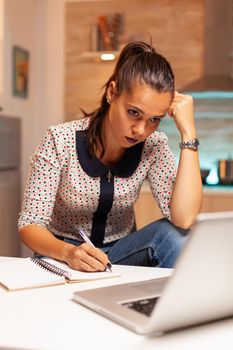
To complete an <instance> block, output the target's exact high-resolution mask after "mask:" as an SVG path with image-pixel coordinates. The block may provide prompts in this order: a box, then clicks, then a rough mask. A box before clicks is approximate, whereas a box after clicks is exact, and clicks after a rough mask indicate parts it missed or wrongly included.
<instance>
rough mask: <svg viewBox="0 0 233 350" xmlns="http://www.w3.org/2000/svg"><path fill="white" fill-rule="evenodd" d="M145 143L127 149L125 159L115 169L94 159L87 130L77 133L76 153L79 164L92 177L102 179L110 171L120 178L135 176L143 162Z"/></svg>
mask: <svg viewBox="0 0 233 350" xmlns="http://www.w3.org/2000/svg"><path fill="white" fill-rule="evenodd" d="M143 146H144V142H140V143H138V144H136V145H135V146H132V147H130V148H126V150H125V153H124V155H123V157H122V158H121V159H120V161H119V162H118V163H117V164H115V165H114V166H113V167H107V166H106V165H104V164H103V163H101V161H100V160H99V159H98V158H96V157H92V156H91V155H90V153H89V151H88V148H87V130H77V131H76V152H77V156H78V159H79V162H80V164H81V166H82V168H83V170H84V171H85V173H86V174H88V175H89V176H92V177H100V176H102V175H104V174H106V173H107V171H108V170H109V169H110V170H111V172H112V174H114V175H117V176H119V177H129V176H131V175H133V173H134V171H135V170H136V169H137V167H138V164H139V163H140V160H141V155H142V150H143Z"/></svg>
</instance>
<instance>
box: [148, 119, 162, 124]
mask: <svg viewBox="0 0 233 350" xmlns="http://www.w3.org/2000/svg"><path fill="white" fill-rule="evenodd" d="M150 121H151V122H152V123H154V124H159V123H160V122H161V118H159V117H153V118H151V119H150Z"/></svg>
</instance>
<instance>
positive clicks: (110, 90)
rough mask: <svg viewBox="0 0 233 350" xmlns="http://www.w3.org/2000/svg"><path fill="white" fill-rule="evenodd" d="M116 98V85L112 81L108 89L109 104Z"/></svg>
mask: <svg viewBox="0 0 233 350" xmlns="http://www.w3.org/2000/svg"><path fill="white" fill-rule="evenodd" d="M115 96H116V83H115V81H114V80H112V81H111V82H110V84H109V86H108V88H107V98H108V100H109V103H111V102H112V101H113V99H114V97H115Z"/></svg>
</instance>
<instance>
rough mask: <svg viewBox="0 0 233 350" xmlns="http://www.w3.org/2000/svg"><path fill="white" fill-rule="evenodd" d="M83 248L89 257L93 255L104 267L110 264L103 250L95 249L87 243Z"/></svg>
mask: <svg viewBox="0 0 233 350" xmlns="http://www.w3.org/2000/svg"><path fill="white" fill-rule="evenodd" d="M83 248H84V250H85V251H86V252H87V253H88V254H89V255H91V256H92V257H94V258H95V259H97V260H98V261H99V262H100V263H102V264H103V265H104V266H106V265H107V263H108V262H109V260H108V256H107V254H105V253H104V252H102V250H100V249H98V248H95V247H92V246H90V245H89V244H86V243H84V244H83Z"/></svg>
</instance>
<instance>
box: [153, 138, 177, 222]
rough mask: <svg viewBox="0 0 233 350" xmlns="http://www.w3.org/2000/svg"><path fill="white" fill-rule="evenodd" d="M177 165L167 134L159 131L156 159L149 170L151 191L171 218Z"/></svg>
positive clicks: (161, 208) (163, 210) (165, 215)
mask: <svg viewBox="0 0 233 350" xmlns="http://www.w3.org/2000/svg"><path fill="white" fill-rule="evenodd" d="M176 172H177V166H176V162H175V158H174V155H173V153H172V151H171V149H170V147H169V145H168V139H167V136H166V135H165V134H163V133H159V139H158V143H157V146H156V147H155V153H154V160H153V162H152V164H151V166H150V169H149V172H148V180H149V185H150V189H151V192H152V194H153V196H154V198H155V200H156V201H157V203H158V206H159V208H160V210H161V212H162V214H163V215H164V217H166V218H168V219H169V218H170V200H171V195H172V191H173V187H174V183H175V180H176Z"/></svg>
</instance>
